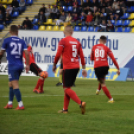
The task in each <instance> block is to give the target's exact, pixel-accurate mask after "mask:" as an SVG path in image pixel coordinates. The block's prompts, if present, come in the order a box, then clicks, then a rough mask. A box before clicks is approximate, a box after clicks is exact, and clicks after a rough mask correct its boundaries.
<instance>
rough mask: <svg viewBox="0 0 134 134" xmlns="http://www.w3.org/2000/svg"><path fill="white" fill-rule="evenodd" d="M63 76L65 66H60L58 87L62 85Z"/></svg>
mask: <svg viewBox="0 0 134 134" xmlns="http://www.w3.org/2000/svg"><path fill="white" fill-rule="evenodd" d="M62 74H63V64H62V63H61V64H60V69H59V82H58V83H57V84H56V86H60V85H62Z"/></svg>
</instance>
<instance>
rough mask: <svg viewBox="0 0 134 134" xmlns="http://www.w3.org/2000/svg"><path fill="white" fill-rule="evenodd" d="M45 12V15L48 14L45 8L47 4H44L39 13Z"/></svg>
mask: <svg viewBox="0 0 134 134" xmlns="http://www.w3.org/2000/svg"><path fill="white" fill-rule="evenodd" d="M41 11H42V12H43V13H46V7H45V4H42V7H41V8H40V10H39V12H41Z"/></svg>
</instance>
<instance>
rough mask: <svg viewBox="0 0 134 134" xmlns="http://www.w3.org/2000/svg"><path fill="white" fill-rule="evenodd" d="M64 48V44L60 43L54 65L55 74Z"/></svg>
mask: <svg viewBox="0 0 134 134" xmlns="http://www.w3.org/2000/svg"><path fill="white" fill-rule="evenodd" d="M63 48H64V44H62V42H60V43H59V45H58V50H57V53H56V56H55V59H54V63H53V72H55V70H56V64H57V62H58V61H59V59H60V57H61V55H62V52H63Z"/></svg>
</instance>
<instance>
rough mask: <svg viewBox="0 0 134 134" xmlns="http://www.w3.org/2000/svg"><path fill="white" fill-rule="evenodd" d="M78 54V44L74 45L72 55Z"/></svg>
mask: <svg viewBox="0 0 134 134" xmlns="http://www.w3.org/2000/svg"><path fill="white" fill-rule="evenodd" d="M76 56H77V48H76V45H72V57H76Z"/></svg>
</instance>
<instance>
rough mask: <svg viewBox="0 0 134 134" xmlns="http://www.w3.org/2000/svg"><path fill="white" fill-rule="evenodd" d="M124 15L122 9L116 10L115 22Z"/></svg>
mask: <svg viewBox="0 0 134 134" xmlns="http://www.w3.org/2000/svg"><path fill="white" fill-rule="evenodd" d="M122 15H123V12H122V9H121V8H120V6H118V8H117V9H116V10H115V20H118V19H119V18H120V17H121V16H122Z"/></svg>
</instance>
